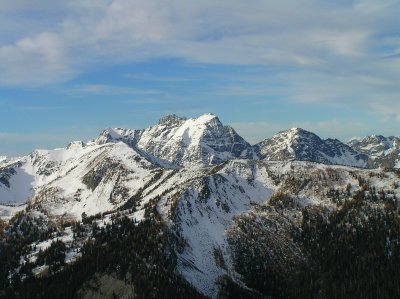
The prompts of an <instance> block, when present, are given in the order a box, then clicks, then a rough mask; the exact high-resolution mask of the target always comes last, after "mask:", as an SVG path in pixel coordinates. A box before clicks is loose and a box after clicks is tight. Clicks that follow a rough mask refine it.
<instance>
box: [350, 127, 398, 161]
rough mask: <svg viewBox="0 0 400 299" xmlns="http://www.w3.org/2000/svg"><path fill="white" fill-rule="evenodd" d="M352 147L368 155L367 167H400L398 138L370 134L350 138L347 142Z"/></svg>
mask: <svg viewBox="0 0 400 299" xmlns="http://www.w3.org/2000/svg"><path fill="white" fill-rule="evenodd" d="M347 144H348V145H350V146H351V147H352V148H353V149H355V150H357V151H359V152H361V153H363V154H365V155H368V157H369V167H372V168H376V167H386V168H399V167H400V156H399V155H400V138H399V137H395V136H389V137H384V136H382V135H371V136H367V137H364V138H360V139H352V140H350V141H349V142H348V143H347Z"/></svg>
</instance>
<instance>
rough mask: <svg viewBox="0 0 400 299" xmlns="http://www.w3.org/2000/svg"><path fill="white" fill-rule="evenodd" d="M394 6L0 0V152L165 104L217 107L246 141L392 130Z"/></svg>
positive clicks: (142, 123) (174, 108) (365, 0)
mask: <svg viewBox="0 0 400 299" xmlns="http://www.w3.org/2000/svg"><path fill="white" fill-rule="evenodd" d="M58 2H59V3H58ZM398 15H400V2H399V1H397V0H393V1H392V0H388V1H386V0H377V1H375V0H359V1H347V0H346V1H322V0H320V1H312V0H296V1H288V0H282V1H268V0H263V1H261V0H253V1H251V2H244V1H239V0H238V1H236V0H229V1H228V0H221V1H215V0H213V1H211V0H203V1H194V0H188V1H181V0H180V1H178V0H163V1H162V0H145V1H141V0H114V1H108V0H70V1H50V0H13V1H1V2H0V155H4V154H6V155H19V154H26V153H29V152H30V151H32V150H33V149H35V148H54V147H61V146H65V145H66V144H67V143H68V142H69V141H71V140H77V139H79V140H84V141H86V140H89V139H91V138H94V137H95V136H97V135H98V133H99V132H100V131H101V129H103V128H106V127H115V126H122V127H130V128H144V127H147V126H149V125H152V124H154V123H156V122H157V121H158V119H159V118H160V117H161V116H163V115H165V114H169V113H176V114H178V115H181V116H187V117H196V116H198V115H200V114H202V113H206V112H212V113H215V114H217V115H218V116H219V117H220V119H221V121H222V122H223V123H225V124H230V125H232V126H233V127H234V128H235V129H236V130H237V131H238V132H239V133H240V134H241V135H242V136H243V137H245V138H246V139H247V140H248V141H249V142H251V143H255V142H257V141H261V140H262V139H264V138H266V137H270V136H272V135H273V134H274V133H276V132H278V131H280V130H284V129H288V128H291V127H302V128H304V129H307V130H310V131H313V132H315V133H317V134H318V135H320V136H321V137H335V138H338V139H341V140H343V141H346V140H348V139H349V138H351V137H353V136H364V135H369V134H383V135H399V134H400V130H399V128H400V126H399V125H400V84H399V83H400V21H399V20H400V18H399V17H398Z"/></svg>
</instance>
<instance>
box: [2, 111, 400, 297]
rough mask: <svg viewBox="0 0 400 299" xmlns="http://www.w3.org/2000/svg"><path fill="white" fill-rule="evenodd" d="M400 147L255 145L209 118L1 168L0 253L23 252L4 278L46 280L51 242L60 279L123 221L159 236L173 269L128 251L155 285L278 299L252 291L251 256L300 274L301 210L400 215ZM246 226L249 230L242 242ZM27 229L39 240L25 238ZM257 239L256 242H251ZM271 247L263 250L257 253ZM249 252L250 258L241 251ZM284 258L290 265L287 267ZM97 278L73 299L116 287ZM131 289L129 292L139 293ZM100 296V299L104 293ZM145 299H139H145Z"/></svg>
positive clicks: (295, 135) (116, 136)
mask: <svg viewBox="0 0 400 299" xmlns="http://www.w3.org/2000/svg"><path fill="white" fill-rule="evenodd" d="M399 145H400V139H399V138H398V137H383V136H369V137H365V138H363V139H353V140H351V141H349V142H348V143H347V144H346V143H342V142H341V141H339V140H337V139H326V140H323V139H321V138H319V137H318V136H317V135H315V134H314V133H311V132H308V131H306V130H303V129H299V128H292V129H290V130H287V131H283V132H279V133H277V134H276V135H274V136H273V137H272V138H269V139H265V140H263V141H261V142H260V143H257V144H255V145H250V144H249V143H248V142H246V141H245V140H244V139H243V138H242V137H240V136H239V134H238V133H237V132H236V131H235V130H234V129H233V128H232V127H230V126H225V125H223V124H222V123H221V122H220V120H219V118H218V117H217V116H215V115H213V114H204V115H202V116H200V117H198V118H189V119H187V118H183V117H178V116H176V115H168V116H165V117H163V118H161V119H160V121H159V122H158V124H156V125H154V126H151V127H149V128H147V129H142V130H132V129H123V128H108V129H105V130H103V131H102V132H101V133H100V135H99V136H98V137H97V138H95V139H93V140H91V141H89V142H86V143H84V142H82V141H74V142H71V143H70V144H69V145H68V146H67V147H65V148H60V149H55V150H35V151H33V152H32V153H31V154H30V155H28V156H25V157H20V158H7V157H2V158H0V203H1V204H2V205H0V217H1V219H2V221H3V225H2V226H3V232H2V234H1V236H2V243H1V244H2V246H6V247H7V246H8V247H7V248H9V247H10V244H14V243H12V242H11V241H10V240H13V238H14V237H15V236H19V237H18V242H19V243H18V244H20V243H21V242H22V244H24V245H23V246H22V245H19V247H18V248H20V249H19V251H18V252H19V253H18V254H16V253H15V252H13V251H10V253H9V257H8V259H9V260H13V259H15V261H16V262H15V264H13V265H14V266H10V262H7V265H8V266H7V267H8V268H6V267H5V266H4V267H3V269H7V272H4V273H5V274H4V273H3V274H2V275H3V277H10V279H11V280H12V278H13V277H14V276H15V277H17V276H16V275H17V274H18V273H20V274H19V275H22V274H21V273H22V272H21V271H22V270H21V269H24V265H27V264H28V265H30V267H31V268H32V270H31V272H32V273H33V274H32V275H34V276H35V277H39V276H40V275H44V274H43V273H46V272H45V271H49V269H50V270H51V269H52V268H51V267H50V266H49V265H50V263H49V262H46V260H45V259H44V261H42V259H41V255H42V254H43V252H48V251H49V250H50V249H51V248H52V246H53V245H52V244H55V242H56V241H60V242H63V244H65V247H63V248H64V254H65V263H66V264H65V265H71V266H70V267H72V268H68V267H67V266H65V265H64V264H62V267H61V270H58V271H61V272H57V271H55V273H57V274H54V275H56V276H57V275H63V274H62V273H64V272H65V271H66V270H65V269H74V268H73V265H74V264H78V263H79V262H82V263H83V262H84V261H85V257H86V255H85V250H84V248H86V247H85V246H89V245H85V244H89V243H87V242H89V241H90V240H91V239H92V238H94V239H96V240H102V237H101V236H102V235H98V236H97V237H96V233H99V232H98V231H96V232H95V231H92V229H93V227H94V226H96V227H97V226H99V227H100V228H101V227H103V228H109V227H111V228H113V229H114V226H112V225H115V223H116V222H117V219H121V217H127V219H130V220H132V221H134V223H136V224H135V225H137V226H138V227H141V226H140V224H137V223H147V224H146V225H147V227H153V226H156V225H161V226H162V229H161V230H160V231H158V232H157V233H156V234H155V235H154V238H155V239H156V238H161V239H162V240H163V241H162V242H164V243H162V244H164V245H159V248H163V251H162V252H163V254H165V252H166V251H168V256H169V257H173V258H171V264H168V265H167V266H166V265H164V264H162V265H160V264H158V263H157V262H156V259H155V258H154V256H153V257H151V258H150V260H149V256H146V257H144V256H143V255H140V254H142V253H140V252H141V249H140V248H139V249H137V248H136V247H135V248H136V249H135V250H138V251H137V252H139V253H137V257H140V258H141V260H143V259H144V260H146V263H143V265H144V266H143V267H145V268H146V267H147V268H146V269H147V270H146V271H149V269H153V268H154V269H159V268H160V269H163V270H162V271H161V270H159V272H156V273H157V275H161V274H160V273H164V272H168V273H170V277H177V278H176V279H178V280H179V279H183V282H182V285H184V286H185V287H182V288H186V287H187V288H188V289H190V290H192V289H193V292H195V293H196V294H198V295H199V296H205V297H211V298H217V297H220V298H221V297H223V296H224V295H223V294H224V292H233V291H232V290H235V289H237V290H240V292H243V294H246V295H243V296H245V297H248V296H250V297H251V296H255V297H257V296H261V297H262V298H264V297H263V296H270V295H272V296H273V295H274V294H275V296H276V297H277V298H279V296H282V293H279V292H283V291H282V290H281V291H279V290H280V289H281V286H280V287H279V288H276V287H275V285H274V286H269V287H268V288H267V289H266V288H265V284H264V285H263V284H261V285H258V284H256V283H255V282H257V281H258V280H259V279H261V278H262V277H261V278H260V277H253V276H254V275H255V274H254V272H257V271H256V270H254V269H256V268H257V267H258V266H260V265H258V266H257V265H253V264H252V263H251V262H250V261H249V264H245V265H244V264H243V263H242V262H241V261H245V260H246V261H248V259H250V258H251V259H252V260H256V259H255V258H254V259H253V258H252V257H253V255H255V254H256V253H257V252H258V253H257V254H258V255H257V254H256V255H257V258H261V257H264V258H266V257H265V256H264V255H263V254H265V252H269V253H268V257H267V258H266V259H264V262H265V261H268V263H269V262H271V263H272V264H268V263H267V264H262V265H263V267H267V268H266V269H267V270H268V269H272V268H268V267H272V265H273V266H274V267H278V268H279V269H280V270H279V271H280V272H279V271H278V272H279V273H286V272H285V271H289V270H288V269H290V267H291V266H290V265H289V264H290V261H292V262H293V265H295V264H296V263H297V262H299V263H300V260H302V259H306V254H305V253H304V250H305V249H304V248H303V247H302V246H303V245H304V244H303V243H301V244H302V245H301V246H300V245H299V244H300V243H297V242H298V239H296V238H297V237H295V235H296V234H295V233H294V232H296V231H297V233H299V231H298V228H299V227H302V225H304V223H303V224H302V221H303V220H304V219H305V218H304V217H305V216H304V215H305V214H304V213H305V211H309V212H307V213H311V214H312V215H314V214H315V215H322V216H323V218H321V219H325V218H326V219H327V217H328V216H329V215H332V214H333V213H334V211H336V210H340V209H343V207H347V206H346V205H348V204H347V203H346V202H348V201H351V200H352V199H353V198H356V197H357V196H359V197H360V196H369V197H368V200H369V201H371V205H372V204H373V205H374V207H379V209H382V211H384V209H385V207H386V208H387V205H388V204H389V203H390V204H391V205H393V204H394V206H397V205H398V202H397V199H398V198H400V192H399V189H398V187H399V180H398V177H399V171H398V169H399V168H400V150H399ZM379 192H381V193H379ZM378 193H379V196H378V195H377V197H376V198H377V199H372V197H371V196H372V195H374V194H378ZM370 197H371V198H370ZM373 198H375V197H373ZM311 214H310V215H311ZM307 215H308V214H307ZM322 216H321V217H322ZM307 217H308V216H307ZM88 219H90V220H88ZM121 221H122V220H121ZM321 221H322V220H321ZM77 222H78V224H79V225H80V229H81V231H80V230H78V229H77V228H76V227H77ZM121 223H122V222H121ZM250 224H251V225H252V227H253V228H252V229H251V230H250V231H247V229H248V225H250ZM121 225H122V224H119V227H121ZM31 226H32V227H35V229H34V228H32V229H28V230H27V229H26V227H31ZM157 227H158V226H157ZM115 229H118V227H117V228H115ZM289 229H290V234H289V233H288V231H289ZM34 231H37V233H32V232H34ZM260 231H262V232H263V234H262V235H260V236H259V237H260V238H261V239H259V240H258V239H257V238H258V237H257V238H256V239H252V237H254V236H256V235H257V233H258V232H260ZM106 232H107V230H106V231H105V232H101V233H106ZM163 232H164V233H163ZM125 233H126V232H125ZM151 233H153V232H151ZM151 233H149V234H150V235H151ZM32 234H33V235H32ZM117 235H118V234H117ZM28 236H29V237H28ZM152 236H153V235H152ZM160 236H164V237H163V238H164V239H163V238H162V237H160ZM239 236H242V237H239ZM109 238H114V235H110V236H109ZM21 240H23V241H21ZM296 240H297V241H296ZM250 241H251V242H253V243H251V244H253V245H249V244H250V243H248V242H250ZM15 242H17V241H15ZM160 242H161V241H160ZM109 243H112V242H109ZM1 244H0V245H1ZM90 244H91V243H90ZM102 244H103V245H101V246H105V245H104V243H102ZM135 244H136V243H135ZM160 244H161V243H160ZM165 244H167V245H165ZM246 244H247V245H246ZM266 244H267V245H268V244H269V247H267V248H264V247H263V246H266ZM54 246H55V245H54ZM93 246H94V245H93ZM99 246H100V245H99ZM107 246H111V245H107ZM124 246H127V245H124ZM135 246H136V245H135ZM249 246H250V247H253V248H254V250H255V251H251V252H248V250H249V248H250V247H249ZM260 248H261V249H260ZM0 249H1V248H0ZM111 249H112V248H111ZM112 250H115V248H114V249H112ZM132 250H133V249H132ZM258 250H260V251H258ZM302 250H303V251H302ZM14 251H15V250H14ZM6 252H7V251H6ZM135 252H136V251H135ZM281 255H284V256H288V258H289V259H288V260H287V261H286V260H282V256H281ZM291 258H293V260H291ZM0 260H1V259H0ZM168 260H169V259H168ZM21 261H22V262H21ZM77 261H78V262H77ZM0 262H1V261H0ZM295 262H296V263H295ZM139 264H140V263H139ZM96 265H97V264H96ZM118 265H119V264H118ZM122 265H123V263H121V265H120V266H118V267H122ZM107 267H108V268H107V269H110V267H111V266H110V265H108V266H107ZM131 267H134V266H133V265H131ZM152 267H153V268H152ZM254 267H255V268H254ZM0 268H1V267H0ZM111 268H112V267H111ZM278 268H276V269H278ZM63 269H64V270H63ZM95 269H96V270H93V271H94V272H93V273H92V274H91V275H87V276H85V277H84V278H82V281H80V282H79V284H78V283H77V285H76V286H75V287H76V292H77V293H74V294H75V295H76V294H80V295H79V297H82V298H91V297H90V296H92V295H93V294H92V293H90V292H92V291H90V290H91V289H93V288H91V287H90V286H91V285H93V284H94V285H96V284H99V281H102V280H107V281H108V280H111V281H113V282H115V283H117V282H118V284H120V283H121V278H120V277H119V276H116V273H117V272H118V271H117V270H116V269H117V268H115V269H114V270H112V271H109V272H107V271H105V270H104V269H102V270H101V269H100V270H99V266H96V267H95ZM118 269H119V268H118ZM135 269H136V268H135ZM167 269H168V270H167ZM248 269H253V270H254V271H253V270H252V271H250V272H248ZM273 269H274V271H275V270H276V269H275V268H273ZM285 269H286V270H285ZM267 270H266V271H267ZM4 271H5V270H4ZM63 271H64V272H63ZM69 271H73V270H69ZM76 271H78V270H76ZM135 271H138V269H136V270H135ZM141 271H144V270H143V269H142V270H141ZM146 271H144V272H143V273H146ZM150 272H151V271H150ZM267 272H268V271H267ZM24 273H25V272H24ZM129 273H130V274H129V275H128V274H127V273H124V275H125V276H124V277H125V285H126V279H127V278H126V277H128V276H129V277H131V278H132V277H133V276H132V275H133V274H132V271H131V272H129ZM141 273H142V272H141ZM293 273H294V272H293ZM23 275H25V276H23V277H26V276H28V277H29V275H28V274H23ZM126 275H128V276H126ZM143 275H144V274H143ZM173 275H175V276H173ZM271 275H272V274H271ZM110 277H111V278H110ZM157 277H158V276H157ZM162 277H164V276H162ZM288 277H289V276H288ZM35 279H38V278H35ZM169 279H172V278H169ZM174 279H175V278H174ZM262 279H264V278H262ZM262 279H261V281H262ZM268 279H270V281H274V279H276V277H275V276H274V277H272V278H271V277H270V278H268ZM268 279H267V280H268ZM22 280H24V279H22ZM8 281H9V279H8V280H7V279H6V280H4V281H3V282H2V283H3V287H4V288H7V287H8V288H11V287H13V284H11V286H10V285H8ZM25 281H29V280H27V279H25ZM122 281H123V279H122ZM132 281H134V282H133V283H132V288H133V289H135V288H138V282H137V281H136V280H134V279H133V278H132ZM156 281H157V282H158V283H159V281H160V278H157V280H156ZM282 281H283V280H282ZM158 287H159V285H158ZM95 289H96V290H95V291H94V292H97V295H96V296H100V295H99V294H100V293H101V288H100V287H97V288H95ZM111 289H112V288H111ZM278 289H279V290H278ZM71 290H73V288H71ZM74 290H75V289H74ZM124 290H125V291H124ZM277 290H278V291H277ZM42 291H43V290H42ZM113 291H114V292H116V293H115V294H116V296H122V295H123V292H127V291H126V289H124V288H122V287H121V288H119V289H117V288H115V289H113ZM131 291H132V290H130V291H129V292H131ZM43 292H44V291H43ZM54 292H56V291H54ZM118 292H119V293H118ZM132 292H134V291H132ZM146 292H147V291H146ZM146 292H145V293H144V295H143V296H144V297H147V296H149V293H146ZM182 292H183V291H182ZM190 292H192V291H190ZM89 293H90V294H92V295H90V294H89ZM1 294H2V293H1V291H0V296H1ZM4 294H8V295H9V294H10V293H4ZM38 294H39V293H38ZM43 294H44V293H43ZM182 294H183V293H182ZM193 294H194V293H193ZM277 294H278V295H277ZM285 294H286V293H285ZM75 295H74V296H75ZM145 295H146V296H145ZM286 295H287V296H289V295H288V294H286ZM93 296H94V295H93ZM110 296H111V295H110ZM138 296H139V295H138ZM193 296H194V295H193ZM139 297H140V296H139ZM227 297H228V298H229V297H230V296H228V295H227ZM250 297H249V298H250ZM110 298H112V297H110ZM243 298H244V297H243ZM257 298H258V297H257Z"/></svg>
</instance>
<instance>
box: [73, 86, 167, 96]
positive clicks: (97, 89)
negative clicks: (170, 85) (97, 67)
mask: <svg viewBox="0 0 400 299" xmlns="http://www.w3.org/2000/svg"><path fill="white" fill-rule="evenodd" d="M68 92H72V93H78V94H82V93H90V94H102V95H121V94H127V95H132V94H142V95H149V94H150V95H151V94H160V93H161V92H160V91H158V90H156V89H145V88H134V87H126V86H117V85H106V84H88V85H79V86H75V87H73V88H70V89H69V90H68Z"/></svg>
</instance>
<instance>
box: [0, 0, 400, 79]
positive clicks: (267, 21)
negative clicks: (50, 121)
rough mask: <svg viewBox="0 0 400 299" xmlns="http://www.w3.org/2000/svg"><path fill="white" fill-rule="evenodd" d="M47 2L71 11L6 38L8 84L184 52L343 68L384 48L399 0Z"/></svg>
mask: <svg viewBox="0 0 400 299" xmlns="http://www.w3.org/2000/svg"><path fill="white" fill-rule="evenodd" d="M13 2H14V1H13ZM43 6H44V7H45V6H46V5H43ZM47 7H54V9H55V10H56V11H58V9H57V8H60V7H62V8H65V9H67V13H65V14H64V15H61V16H60V17H61V20H57V23H56V24H54V30H53V31H50V32H39V33H37V34H35V35H33V36H25V37H23V38H20V39H19V40H16V41H15V42H14V43H12V44H3V45H2V46H1V48H0V49H1V50H0V57H1V60H0V61H2V63H1V66H2V67H3V68H4V69H5V70H6V71H5V72H4V73H5V74H4V75H3V76H2V77H1V78H0V82H2V83H3V84H26V83H33V84H45V83H52V82H57V81H63V80H68V79H69V78H71V77H72V76H74V75H75V74H77V73H79V72H82V71H83V70H85V68H88V67H89V66H90V64H91V63H96V64H98V63H100V64H101V63H104V60H106V61H107V62H108V63H110V62H111V61H114V62H115V61H119V62H127V61H138V60H144V59H151V58H157V57H178V58H184V59H187V60H188V61H195V62H199V63H214V64H239V65H240V64H255V65H258V64H265V65H281V66H285V65H289V66H296V67H310V68H319V67H326V68H337V66H338V65H341V66H343V63H346V62H347V61H348V60H350V59H351V60H356V62H354V63H356V64H357V63H365V62H366V61H368V60H369V59H371V58H372V57H374V56H375V55H377V54H380V53H376V52H375V49H374V47H375V46H378V45H379V44H380V41H381V37H380V34H382V33H383V34H384V35H387V34H386V33H387V32H386V30H388V29H390V28H393V22H394V19H393V17H394V16H393V10H396V9H399V5H398V2H395V1H390V2H387V3H386V2H385V4H384V5H383V4H380V3H379V2H376V1H357V2H356V3H355V5H353V4H352V3H351V2H349V3H344V2H343V3H342V4H341V5H339V4H336V5H334V4H331V3H329V2H325V1H321V2H315V1H309V0H300V1H296V2H293V1H287V0H284V1H279V2H276V1H261V0H256V1H254V2H253V3H252V5H248V4H246V3H243V2H242V1H218V2H216V1H211V0H206V1H188V2H184V3H182V1H177V0H172V1H168V2H165V1H161V0H152V1H148V0H146V1H141V0H115V1H112V2H110V1H91V0H86V1H71V2H70V3H69V5H66V4H65V3H64V4H59V3H57V4H55V3H52V4H51V5H48V6H47ZM21 9H24V10H25V11H28V12H29V11H31V12H32V11H33V12H32V13H34V12H37V9H35V5H32V2H31V1H27V0H18V1H17V2H16V4H2V5H0V10H3V11H4V12H6V13H7V11H8V12H9V11H13V12H15V11H19V10H21ZM47 9H48V8H47ZM371 11H373V12H374V13H375V14H376V15H378V16H375V15H374V14H372V13H371ZM371 14H372V16H371ZM367 17H368V22H367V21H366V18H367ZM388 32H389V31H388ZM389 33H390V32H389ZM386 42H389V41H388V40H386ZM39 66H40V68H39ZM39 70H40V72H39ZM28 74H30V75H28ZM50 74H52V76H51V75H50ZM38 78H40V79H38Z"/></svg>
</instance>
